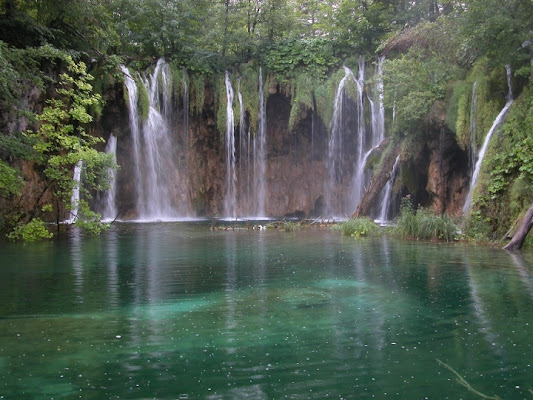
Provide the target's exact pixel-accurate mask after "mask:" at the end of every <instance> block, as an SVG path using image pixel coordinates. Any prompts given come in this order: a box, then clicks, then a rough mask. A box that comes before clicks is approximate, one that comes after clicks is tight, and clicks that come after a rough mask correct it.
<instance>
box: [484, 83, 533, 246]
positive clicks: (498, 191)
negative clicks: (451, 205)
mask: <svg viewBox="0 0 533 400" xmlns="http://www.w3.org/2000/svg"><path fill="white" fill-rule="evenodd" d="M532 184H533V87H532V86H531V85H530V86H529V87H526V88H525V89H524V91H523V92H522V94H521V96H520V97H519V98H518V99H517V100H515V102H514V103H513V106H512V107H511V109H510V110H509V114H508V115H507V118H506V121H505V123H504V124H503V125H502V126H501V127H500V129H499V131H498V132H496V133H495V135H494V136H493V138H492V140H491V143H490V145H489V149H488V151H487V153H486V157H485V160H484V162H483V167H482V169H481V173H480V179H479V183H478V185H477V187H476V192H475V196H474V208H475V210H479V212H480V215H481V218H482V219H483V220H484V221H486V222H487V223H488V224H489V225H490V227H491V229H492V237H491V238H493V239H499V238H501V237H502V235H503V234H504V233H505V232H506V231H507V230H508V229H509V228H510V227H511V225H512V224H513V222H514V221H515V220H516V218H517V217H518V216H519V215H520V213H522V212H523V210H524V209H526V208H527V207H529V205H530V204H531V198H533V185H532Z"/></svg>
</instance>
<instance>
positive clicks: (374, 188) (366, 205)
mask: <svg viewBox="0 0 533 400" xmlns="http://www.w3.org/2000/svg"><path fill="white" fill-rule="evenodd" d="M400 143H401V142H398V143H397V144H396V146H394V148H393V149H392V150H391V151H390V152H389V154H387V155H386V156H385V159H384V160H383V167H382V168H381V170H380V171H379V172H378V173H377V174H375V175H374V176H373V177H372V181H371V182H370V186H369V187H368V189H366V190H365V194H364V195H363V198H362V199H361V201H360V202H359V204H358V206H357V210H355V213H354V214H353V215H352V218H358V217H362V216H368V213H369V212H370V207H372V205H373V204H374V203H375V202H376V199H377V198H378V196H379V195H380V193H381V191H382V190H383V187H384V186H385V184H386V183H387V181H388V180H389V176H390V173H391V171H392V168H393V166H394V162H395V161H396V158H397V157H398V154H400Z"/></svg>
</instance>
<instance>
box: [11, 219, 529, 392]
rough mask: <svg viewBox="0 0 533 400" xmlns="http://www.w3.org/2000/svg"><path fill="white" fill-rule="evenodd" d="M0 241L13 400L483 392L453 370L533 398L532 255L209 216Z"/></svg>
mask: <svg viewBox="0 0 533 400" xmlns="http://www.w3.org/2000/svg"><path fill="white" fill-rule="evenodd" d="M0 248H1V252H0V265H1V267H0V399H14V400H21V399H98V400H101V399H139V400H140V399H143V400H144V399H165V400H166V399H372V398H374V399H388V398H390V399H476V398H481V397H480V396H478V395H476V394H475V393H473V392H472V391H469V390H468V389H467V388H466V387H465V386H463V385H461V384H460V383H458V381H457V376H456V375H455V374H454V373H453V371H452V369H453V370H454V371H456V372H457V373H458V374H460V375H461V376H463V377H464V379H465V380H466V382H468V384H470V385H471V387H472V388H473V389H475V390H477V391H479V392H480V393H483V394H484V395H487V396H499V397H500V398H502V399H533V367H532V365H533V253H532V252H530V251H529V252H528V251H525V252H522V253H516V254H513V253H508V252H506V251H503V250H501V249H495V248H489V247H472V246H467V245H463V244H440V243H439V244H435V243H420V242H411V241H401V240H394V239H391V238H385V237H380V238H366V239H359V240H355V239H352V238H347V237H343V236H342V235H341V234H340V233H339V232H332V231H330V230H327V229H326V230H321V229H307V230H299V231H295V232H284V231H275V230H236V231H231V230H230V231H210V230H209V225H208V224H205V223H158V224H117V225H114V226H113V227H112V228H111V230H110V231H109V232H106V233H105V234H103V235H101V236H100V237H90V236H84V235H82V234H80V233H79V232H78V231H76V230H73V231H71V232H70V234H69V236H68V238H62V239H58V240H54V241H51V242H47V243H37V244H31V245H25V244H19V243H1V244H0ZM438 360H440V361H441V362H442V363H444V364H446V365H447V366H449V368H447V367H446V365H444V364H442V363H439V361H438Z"/></svg>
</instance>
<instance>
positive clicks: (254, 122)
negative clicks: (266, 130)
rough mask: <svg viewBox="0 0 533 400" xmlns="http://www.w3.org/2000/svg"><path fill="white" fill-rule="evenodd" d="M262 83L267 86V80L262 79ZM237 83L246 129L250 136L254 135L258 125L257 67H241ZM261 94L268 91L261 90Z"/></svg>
mask: <svg viewBox="0 0 533 400" xmlns="http://www.w3.org/2000/svg"><path fill="white" fill-rule="evenodd" d="M263 81H264V84H265V86H267V85H268V83H267V80H266V79H264V78H263ZM239 82H240V89H241V93H242V101H243V103H244V109H245V112H246V116H247V117H248V129H250V132H251V133H252V135H255V134H256V132H257V127H258V123H259V71H258V68H257V66H256V65H254V64H253V63H248V64H246V65H242V66H241V76H240V81H239ZM263 93H268V90H265V88H263Z"/></svg>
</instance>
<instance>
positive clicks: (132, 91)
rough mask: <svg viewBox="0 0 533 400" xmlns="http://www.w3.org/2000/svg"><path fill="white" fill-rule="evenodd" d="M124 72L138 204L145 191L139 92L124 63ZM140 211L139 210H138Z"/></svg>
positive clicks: (122, 66) (122, 68)
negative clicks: (142, 172)
mask: <svg viewBox="0 0 533 400" xmlns="http://www.w3.org/2000/svg"><path fill="white" fill-rule="evenodd" d="M120 68H121V70H122V73H123V74H124V84H125V85H126V91H127V93H128V114H129V121H130V135H131V139H132V143H133V146H132V147H133V162H134V166H133V170H134V176H133V178H134V186H135V193H136V195H137V201H136V203H135V204H136V205H137V204H138V203H139V199H141V198H142V196H141V193H142V191H143V185H142V179H141V144H140V141H141V128H140V121H139V112H138V111H137V104H138V102H139V94H138V91H137V84H136V83H135V80H134V79H133V77H132V76H131V74H130V71H129V70H128V68H126V67H125V66H124V65H121V66H120ZM137 213H139V210H137Z"/></svg>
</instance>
